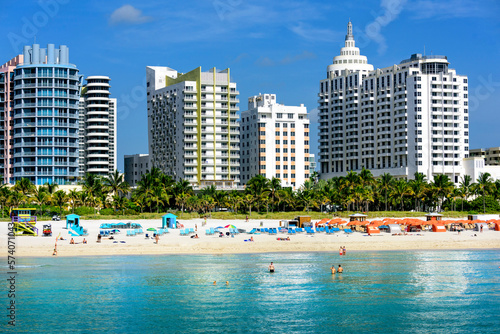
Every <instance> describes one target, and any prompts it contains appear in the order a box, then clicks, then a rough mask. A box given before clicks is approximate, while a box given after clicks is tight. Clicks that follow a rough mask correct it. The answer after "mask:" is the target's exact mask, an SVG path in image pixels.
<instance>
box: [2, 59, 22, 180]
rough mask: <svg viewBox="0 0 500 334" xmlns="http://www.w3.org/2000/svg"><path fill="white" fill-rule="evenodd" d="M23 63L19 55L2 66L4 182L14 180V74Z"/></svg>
mask: <svg viewBox="0 0 500 334" xmlns="http://www.w3.org/2000/svg"><path fill="white" fill-rule="evenodd" d="M22 63H23V56H22V55H19V56H16V57H15V58H13V59H11V60H9V61H8V62H7V63H5V64H3V65H1V66H0V174H1V175H2V177H3V179H2V181H3V183H10V182H12V174H13V173H14V166H13V157H12V155H13V145H14V140H13V138H12V134H13V130H12V125H13V117H14V74H15V70H16V67H17V65H19V64H22Z"/></svg>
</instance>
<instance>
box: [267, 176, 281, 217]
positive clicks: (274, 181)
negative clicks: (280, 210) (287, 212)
mask: <svg viewBox="0 0 500 334" xmlns="http://www.w3.org/2000/svg"><path fill="white" fill-rule="evenodd" d="M280 189H281V180H280V179H278V178H276V177H273V178H271V181H270V182H269V195H270V197H271V203H272V205H273V206H272V210H271V212H274V204H275V203H276V199H277V195H278V194H277V193H278V191H279V190H280Z"/></svg>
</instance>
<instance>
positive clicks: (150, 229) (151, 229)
mask: <svg viewBox="0 0 500 334" xmlns="http://www.w3.org/2000/svg"><path fill="white" fill-rule="evenodd" d="M148 231H156V229H155V228H153V227H150V228H148Z"/></svg>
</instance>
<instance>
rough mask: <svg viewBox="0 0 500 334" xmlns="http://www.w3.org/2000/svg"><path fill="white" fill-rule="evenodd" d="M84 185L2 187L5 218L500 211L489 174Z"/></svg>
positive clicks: (150, 175) (156, 175)
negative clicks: (285, 183)
mask: <svg viewBox="0 0 500 334" xmlns="http://www.w3.org/2000/svg"><path fill="white" fill-rule="evenodd" d="M79 183H80V184H81V186H82V190H76V189H73V190H70V191H68V192H65V191H63V190H58V186H57V185H56V184H45V185H43V186H39V187H36V186H34V185H33V183H31V182H30V181H29V180H28V179H25V178H23V179H21V180H18V181H17V182H16V183H15V185H14V186H13V187H11V188H8V187H7V186H6V185H2V186H0V206H1V209H2V214H3V215H5V214H6V213H7V212H8V211H9V209H10V208H13V207H26V206H30V205H33V206H36V208H37V209H38V211H39V213H41V214H42V215H43V214H46V213H50V214H53V213H59V214H63V212H75V213H78V214H81V215H82V214H84V215H85V214H86V215H90V214H94V215H96V214H97V212H100V214H105V215H113V214H129V215H134V214H139V213H143V212H157V213H159V212H166V211H168V210H179V211H181V212H184V211H188V212H198V213H200V214H207V213H208V212H211V211H213V210H220V209H224V210H226V209H227V210H231V211H233V212H240V213H246V214H251V213H252V211H259V212H269V211H271V212H274V211H301V210H305V211H310V210H321V211H328V212H332V211H339V210H342V211H343V210H347V211H364V212H368V211H410V210H414V211H420V212H423V211H434V210H445V209H446V210H451V211H464V210H465V211H471V210H473V211H478V212H486V211H500V205H499V199H500V180H496V181H494V180H493V179H492V177H491V175H490V174H489V173H484V174H481V175H480V176H479V178H478V179H477V180H475V181H473V180H472V178H471V177H470V176H468V175H464V176H463V177H462V179H461V180H460V183H459V184H458V185H455V184H454V183H453V182H451V181H450V179H449V178H448V176H446V175H435V176H434V177H433V180H432V181H428V180H427V179H426V177H425V176H424V174H422V173H415V174H414V177H413V179H410V180H408V179H403V178H399V179H398V178H395V177H393V176H392V175H390V174H387V173H386V174H383V175H381V176H380V177H378V178H375V177H374V176H373V175H372V173H371V172H370V171H369V170H368V169H362V170H361V171H360V172H359V173H356V172H354V171H350V172H348V174H347V175H346V176H343V177H333V178H331V179H329V180H320V179H319V178H318V173H317V172H314V173H313V174H311V178H310V179H308V180H306V181H305V182H304V184H303V185H302V186H301V187H300V188H299V189H298V190H296V191H293V190H292V189H291V188H289V187H282V186H281V181H280V180H279V179H277V178H274V177H273V178H271V179H267V178H265V177H264V176H262V175H257V176H255V177H253V178H252V179H250V180H249V181H248V182H247V184H246V187H245V190H244V191H238V190H231V191H224V190H217V189H216V187H215V186H208V187H206V188H203V189H201V190H200V191H199V192H197V193H195V191H194V190H193V188H192V186H191V184H190V183H189V182H188V181H187V180H178V181H175V180H174V179H173V178H172V177H171V176H169V175H166V174H164V173H163V172H162V171H161V170H160V169H158V168H155V167H153V168H152V169H151V170H150V171H148V172H147V173H146V174H144V175H142V177H141V180H140V181H139V182H138V184H137V187H136V188H135V189H132V188H131V187H130V186H129V185H128V183H127V182H125V181H124V178H123V175H122V174H120V173H119V172H118V171H115V172H114V173H112V174H109V175H108V176H106V177H102V176H96V175H93V174H87V175H85V177H83V178H82V179H81V180H80V181H79Z"/></svg>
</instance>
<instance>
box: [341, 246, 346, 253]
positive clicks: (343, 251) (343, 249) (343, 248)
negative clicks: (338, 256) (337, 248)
mask: <svg viewBox="0 0 500 334" xmlns="http://www.w3.org/2000/svg"><path fill="white" fill-rule="evenodd" d="M345 252H346V250H345V246H344V247H342V253H343V255H345Z"/></svg>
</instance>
